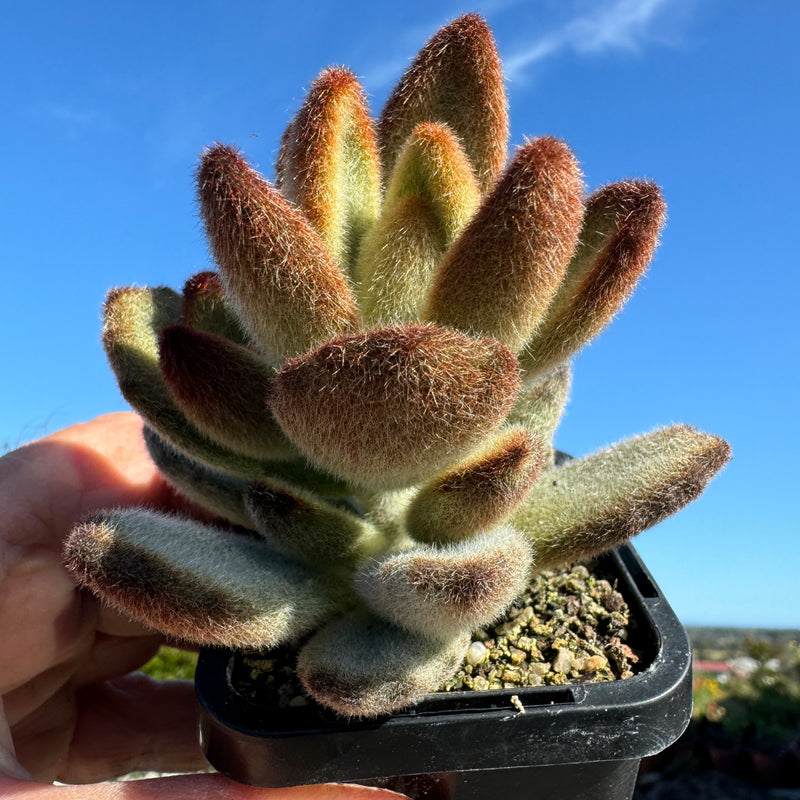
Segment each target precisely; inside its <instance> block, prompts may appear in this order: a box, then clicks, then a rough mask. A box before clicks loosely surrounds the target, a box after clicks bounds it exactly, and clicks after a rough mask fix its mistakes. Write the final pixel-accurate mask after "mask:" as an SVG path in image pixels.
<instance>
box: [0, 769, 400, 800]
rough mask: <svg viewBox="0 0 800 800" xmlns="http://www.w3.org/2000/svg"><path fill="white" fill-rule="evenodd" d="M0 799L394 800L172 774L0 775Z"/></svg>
mask: <svg viewBox="0 0 800 800" xmlns="http://www.w3.org/2000/svg"><path fill="white" fill-rule="evenodd" d="M0 797H3V798H9V800H11V798H13V800H197V798H200V797H213V798H214V800H397V799H398V798H399V797H404V795H398V794H395V793H394V792H390V791H388V790H386V789H373V788H370V787H368V786H349V785H347V784H339V783H324V784H318V785H314V786H293V787H289V788H285V789H262V788H258V787H254V786H243V785H242V784H240V783H235V782H234V781H231V780H229V779H228V778H225V777H224V776H222V775H216V774H214V775H209V774H205V775H173V776H170V777H167V778H149V779H147V780H139V781H120V782H116V783H99V784H98V783H95V784H88V785H83V786H48V785H45V784H41V783H30V782H28V781H20V780H14V779H13V778H10V777H4V776H2V775H0Z"/></svg>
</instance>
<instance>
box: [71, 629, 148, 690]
mask: <svg viewBox="0 0 800 800" xmlns="http://www.w3.org/2000/svg"><path fill="white" fill-rule="evenodd" d="M163 642H164V637H163V636H160V635H158V634H156V635H153V634H151V635H150V636H125V635H123V636H107V635H105V634H103V633H98V634H97V635H96V636H95V641H94V644H93V645H92V647H91V649H90V650H89V652H88V653H87V655H86V657H85V658H84V661H83V663H82V664H81V665H80V666H79V667H78V668H77V669H76V671H75V679H76V681H77V683H78V685H79V686H88V685H89V684H92V683H102V682H103V681H107V680H110V679H112V678H118V677H120V676H121V675H127V674H128V673H129V672H133V671H134V670H137V669H139V667H141V666H142V665H143V664H146V663H147V662H148V661H149V660H150V659H151V658H152V657H153V656H154V655H155V654H156V653H157V652H158V649H159V647H160V646H161V645H162V644H163Z"/></svg>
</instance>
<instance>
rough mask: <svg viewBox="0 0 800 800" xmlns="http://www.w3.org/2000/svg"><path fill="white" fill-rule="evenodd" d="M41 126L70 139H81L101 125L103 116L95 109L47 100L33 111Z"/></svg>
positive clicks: (38, 104) (37, 105)
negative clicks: (43, 125)
mask: <svg viewBox="0 0 800 800" xmlns="http://www.w3.org/2000/svg"><path fill="white" fill-rule="evenodd" d="M31 112H32V115H33V116H34V118H36V119H38V120H39V122H40V123H41V124H45V125H47V126H49V127H51V128H52V129H53V130H54V131H58V133H59V134H60V135H63V136H66V137H67V138H69V139H79V138H82V137H83V136H85V135H86V134H87V133H88V132H89V131H91V130H92V129H93V128H96V127H97V126H98V125H100V124H101V122H102V120H101V115H100V114H99V112H98V111H97V110H95V109H93V108H86V107H80V106H77V105H73V104H69V103H65V102H63V101H60V100H46V101H42V102H39V103H37V104H36V105H34V106H33V108H32V109H31Z"/></svg>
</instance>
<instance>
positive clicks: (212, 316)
mask: <svg viewBox="0 0 800 800" xmlns="http://www.w3.org/2000/svg"><path fill="white" fill-rule="evenodd" d="M507 139H508V114H507V104H506V95H505V88H504V83H503V75H502V67H501V65H500V59H499V57H498V54H497V51H496V48H495V45H494V41H493V38H492V34H491V32H490V31H489V29H488V27H487V26H486V23H485V22H484V20H483V19H481V18H480V17H479V16H477V15H475V14H467V15H465V16H463V17H460V18H459V19H457V20H455V21H454V22H452V23H451V24H449V25H446V26H445V27H444V28H442V29H441V30H440V31H439V32H438V33H437V34H436V35H435V36H434V37H433V38H432V39H431V41H430V42H428V44H427V45H426V46H425V47H424V48H423V49H422V51H421V52H420V53H419V55H418V56H417V58H416V59H415V60H414V61H413V62H412V64H411V66H410V67H409V69H408V70H407V72H406V74H405V75H404V76H403V78H402V79H401V81H400V82H399V84H398V86H397V88H396V89H395V90H394V92H392V94H391V96H390V98H389V100H388V101H387V103H386V106H385V108H384V109H383V111H382V113H381V114H380V115H379V116H378V117H377V119H376V120H374V121H373V118H372V117H371V116H370V113H369V109H368V106H367V101H366V94H365V92H364V91H363V88H362V87H361V86H360V84H359V82H358V79H357V78H356V77H355V75H354V73H352V72H350V71H349V70H346V69H343V68H339V67H336V68H329V69H326V70H324V71H323V72H322V74H321V75H320V77H319V78H318V79H317V80H316V81H314V82H313V83H312V84H311V88H310V90H309V93H308V96H307V98H306V100H305V102H304V103H303V104H302V106H301V108H300V110H299V111H298V113H297V114H296V116H295V117H294V118H293V119H292V121H291V122H290V123H289V125H288V127H287V129H286V132H285V134H284V136H283V139H282V142H281V146H280V151H279V155H278V163H277V165H276V180H275V182H274V183H271V182H270V181H268V180H267V179H266V178H264V177H262V176H261V175H259V174H258V172H256V170H255V169H253V167H252V166H250V164H249V163H248V162H247V161H246V160H245V157H244V155H243V154H242V153H241V152H239V151H238V150H237V149H236V148H234V147H230V146H227V145H221V144H215V145H213V146H211V147H209V148H208V149H207V150H206V151H205V153H204V154H203V156H202V160H201V163H200V166H199V168H198V171H197V193H198V202H199V206H200V213H201V216H202V219H203V222H204V224H205V228H206V232H207V234H208V239H209V245H210V250H211V254H212V256H213V258H214V260H215V262H216V268H217V271H206V272H200V273H198V274H196V275H192V276H189V278H188V280H187V282H186V284H185V286H184V289H183V292H182V294H180V293H178V292H176V291H174V290H172V289H169V288H165V287H156V288H120V289H114V290H113V291H112V292H111V293H110V294H109V296H108V299H107V301H106V305H105V313H104V327H103V344H104V346H105V349H106V353H107V355H108V358H109V361H110V363H111V367H112V369H113V370H114V373H115V374H116V377H117V379H118V382H119V386H120V389H121V391H122V394H123V395H124V397H125V398H126V399H127V400H128V402H129V403H130V404H131V406H133V408H134V409H135V410H136V411H137V412H138V413H139V414H140V415H141V416H142V418H143V420H144V423H145V440H146V443H147V447H148V450H149V452H150V454H151V457H152V458H153V461H154V462H155V464H156V465H157V466H158V468H159V469H160V470H161V472H162V473H163V475H164V477H165V478H166V480H167V481H169V482H170V483H171V484H172V485H173V486H174V488H175V490H176V491H177V492H179V493H180V494H182V495H184V496H185V497H186V498H188V499H189V500H191V501H193V502H194V503H195V504H196V505H199V506H200V507H203V508H204V509H205V511H206V517H207V518H208V517H211V518H214V519H216V520H217V522H216V524H214V525H209V524H205V523H200V522H196V521H194V520H191V519H189V518H187V517H183V516H176V515H171V514H163V513H159V512H155V511H153V510H148V509H136V508H133V509H108V510H105V511H101V512H99V513H97V514H95V515H93V516H92V517H91V518H89V519H87V520H84V521H83V522H82V523H81V524H80V525H79V526H78V527H76V528H75V529H74V530H73V531H72V533H71V535H70V536H69V538H68V541H67V543H66V547H65V563H66V565H67V567H68V569H69V570H70V571H71V573H72V574H73V576H74V577H75V580H76V581H77V582H78V583H79V584H80V585H81V586H84V587H86V588H88V589H90V590H91V591H92V592H94V593H95V594H96V595H97V596H98V597H99V598H101V600H102V601H103V602H105V603H107V604H109V605H110V606H112V607H114V608H116V609H117V610H118V611H120V612H122V613H123V614H126V615H127V616H129V617H130V618H131V619H133V620H136V621H138V622H140V623H144V624H145V625H149V626H151V627H152V628H154V629H155V630H158V631H161V632H162V633H165V634H167V635H169V636H171V637H176V638H178V639H182V640H185V641H186V642H190V643H194V644H210V645H217V646H220V645H221V646H226V647H231V648H238V649H242V650H248V651H259V650H261V651H264V650H269V649H271V648H277V647H280V648H285V647H286V646H291V647H294V648H295V649H296V650H297V654H298V675H299V677H300V679H301V681H302V683H303V686H304V688H305V691H306V692H307V694H308V695H309V696H310V697H311V698H313V699H314V700H316V701H317V702H318V703H321V704H323V705H325V706H327V707H329V708H332V709H335V710H336V711H337V712H339V713H341V714H343V715H345V716H375V715H380V714H384V713H387V712H391V711H393V710H396V709H399V708H402V707H403V706H406V705H408V704H410V703H414V702H415V701H416V700H418V699H419V698H420V697H421V696H422V695H424V694H425V693H428V692H432V691H435V690H437V689H438V688H440V687H442V686H443V685H444V684H445V683H447V682H448V680H450V679H451V678H452V676H453V674H454V673H455V671H456V670H457V668H458V667H459V664H460V663H461V661H462V659H463V657H464V655H465V651H466V648H467V646H468V644H469V641H470V633H471V631H472V630H473V629H476V628H480V627H483V626H488V625H491V624H492V623H493V622H494V621H496V620H497V619H499V618H501V617H502V615H503V613H504V611H505V610H506V609H507V607H508V606H509V604H511V603H512V602H513V601H514V599H515V598H516V597H517V596H518V595H520V593H522V592H523V591H524V590H525V587H526V586H527V585H528V583H529V581H530V579H531V577H532V576H533V575H534V574H535V573H536V572H537V571H541V570H544V569H548V568H550V567H553V566H556V565H561V564H567V563H570V562H574V561H576V560H579V559H585V558H588V557H591V556H593V555H595V554H597V553H600V552H602V551H603V550H605V549H608V548H610V547H614V546H615V545H617V544H619V543H620V542H622V541H625V540H626V539H629V538H630V537H632V536H635V535H636V534H637V533H639V532H640V531H642V530H644V529H645V528H647V527H648V526H650V525H652V524H654V523H656V522H658V521H659V520H661V519H663V518H664V517H666V516H668V515H669V514H672V513H674V512H676V511H678V510H679V509H680V508H681V507H682V506H684V505H685V504H686V503H688V502H689V501H691V500H693V499H694V498H695V497H697V496H698V495H699V494H700V492H701V491H702V490H703V488H704V487H705V485H706V484H707V483H708V481H709V480H710V479H711V478H712V477H713V476H714V474H715V473H716V472H717V471H718V470H719V469H720V468H721V467H722V466H723V465H724V464H725V462H726V461H727V460H728V458H729V456H730V448H729V446H728V445H727V443H726V442H724V441H723V440H722V439H719V438H717V437H716V436H712V435H709V434H705V433H701V432H699V431H696V430H695V429H693V428H690V427H688V426H685V425H673V426H670V427H665V428H661V429H658V430H656V431H654V432H652V433H648V434H645V435H643V436H639V437H636V438H633V439H629V440H627V441H624V442H621V443H620V444H617V445H614V446H613V447H611V448H609V449H607V450H604V451H602V452H600V453H596V454H594V455H590V456H588V457H586V458H580V459H577V460H575V461H572V462H569V463H566V464H563V465H561V466H556V460H555V458H554V447H553V437H554V434H555V430H556V428H557V426H558V423H559V421H560V419H561V416H562V414H563V411H564V407H565V405H566V402H567V397H568V394H569V388H570V383H571V371H570V365H571V362H572V360H573V356H574V355H575V354H576V353H577V352H578V350H580V349H581V348H582V347H583V346H584V345H585V344H586V343H587V342H588V341H590V340H591V339H592V338H593V337H594V336H596V335H597V334H598V333H599V332H600V330H601V329H602V328H603V327H604V326H605V325H607V324H608V322H609V321H610V320H611V318H612V317H613V316H614V314H616V313H617V312H618V311H619V309H620V308H621V307H622V305H623V304H624V302H625V301H626V299H627V298H628V296H629V295H630V294H631V292H632V291H633V290H634V288H635V286H636V283H637V281H638V280H639V279H640V277H641V276H642V274H643V273H644V272H645V271H646V269H647V266H648V264H649V262H650V260H651V258H652V255H653V252H654V250H655V248H656V245H657V242H658V237H659V235H660V231H661V228H662V225H663V221H664V217H665V206H664V202H663V200H662V198H661V193H660V191H659V189H658V187H657V186H656V185H655V184H653V183H650V182H648V181H640V180H624V181H619V182H617V183H612V184H610V185H608V186H605V187H602V188H600V189H598V190H597V191H595V192H594V193H593V194H591V195H590V196H589V197H585V196H584V194H583V182H582V177H581V173H580V167H579V165H578V161H577V159H576V157H575V156H574V154H573V153H572V151H571V150H570V148H569V146H568V145H567V144H566V143H565V142H563V141H560V140H558V139H556V138H554V137H551V136H545V137H539V138H534V139H531V140H529V141H527V142H526V143H525V144H523V145H522V146H521V147H519V148H518V149H517V150H515V151H514V152H513V153H511V154H509V152H508V148H507Z"/></svg>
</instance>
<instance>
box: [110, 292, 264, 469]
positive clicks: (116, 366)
mask: <svg viewBox="0 0 800 800" xmlns="http://www.w3.org/2000/svg"><path fill="white" fill-rule="evenodd" d="M180 309H181V299H180V296H179V295H178V294H177V293H176V292H174V291H172V289H167V288H163V287H162V288H157V289H147V288H128V289H112V291H111V292H109V295H108V298H107V299H106V305H105V309H104V325H103V345H104V347H105V350H106V355H107V356H108V360H109V362H110V364H111V368H112V369H113V370H114V374H115V375H116V377H117V382H118V383H119V388H120V391H121V392H122V395H123V397H124V398H125V399H126V400H127V401H128V402H129V403H130V404H131V406H133V408H134V410H135V411H137V412H138V413H139V414H140V415H141V416H142V417H143V418H144V420H145V422H147V424H148V425H149V426H150V427H151V428H153V430H155V431H156V432H157V433H158V434H159V436H161V437H163V438H164V439H166V440H167V441H168V442H169V443H170V444H171V445H173V446H174V447H176V448H177V449H178V450H180V451H181V452H182V453H184V454H185V455H187V456H189V457H191V458H193V459H197V460H198V461H201V462H202V463H204V464H206V465H207V466H210V467H212V468H213V469H218V470H221V471H222V472H226V473H229V474H231V475H237V476H239V477H243V478H249V479H257V478H260V477H262V476H263V475H265V474H270V473H271V466H270V464H269V462H266V461H259V460H257V459H254V458H250V457H248V456H244V455H241V454H239V453H234V452H233V451H232V450H229V449H228V448H226V447H223V446H222V445H220V444H217V443H216V442H213V441H211V439H209V438H208V437H207V436H205V434H203V433H201V432H200V431H199V430H198V429H197V428H196V427H195V426H194V425H193V424H192V423H191V422H190V421H189V420H188V419H187V418H186V415H185V414H184V413H183V412H182V411H181V410H180V409H179V408H178V406H177V405H176V403H175V401H174V400H173V399H172V395H171V394H170V392H169V390H168V389H167V385H166V383H165V382H164V377H163V375H162V373H161V368H160V366H159V363H158V336H159V334H160V333H161V331H162V329H163V328H164V327H166V326H167V325H171V324H174V323H177V322H178V320H179V317H180Z"/></svg>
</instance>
